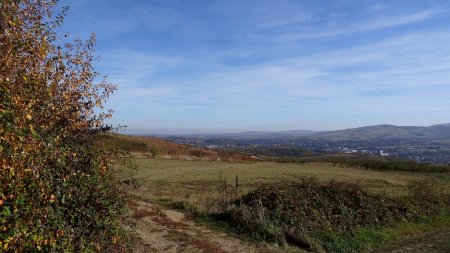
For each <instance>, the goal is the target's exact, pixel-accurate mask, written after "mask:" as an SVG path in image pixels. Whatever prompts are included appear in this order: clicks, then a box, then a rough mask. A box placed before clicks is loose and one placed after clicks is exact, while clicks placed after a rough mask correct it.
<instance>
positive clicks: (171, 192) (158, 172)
mask: <svg viewBox="0 0 450 253" xmlns="http://www.w3.org/2000/svg"><path fill="white" fill-rule="evenodd" d="M135 162H136V164H137V167H138V168H137V170H136V171H134V172H132V175H133V177H134V178H135V179H137V182H138V183H139V184H140V185H141V187H139V188H138V189H134V190H131V191H132V193H133V194H134V195H136V196H138V197H140V198H144V199H148V200H151V201H158V202H165V201H166V202H176V201H183V202H187V203H192V204H195V205H199V206H202V205H204V203H206V202H210V201H213V199H215V198H217V197H218V195H219V193H220V187H221V186H222V185H223V179H226V181H227V184H229V185H230V187H231V186H232V185H234V184H235V178H236V176H237V177H238V181H239V182H238V184H239V193H240V194H242V193H245V192H248V191H249V190H252V189H255V188H256V187H258V186H259V185H261V184H264V183H275V182H283V181H293V180H296V178H298V177H317V178H318V179H319V180H321V181H324V182H329V181H330V180H333V179H334V180H336V181H345V182H352V183H358V184H359V185H361V186H362V187H363V188H364V189H366V190H368V191H370V192H377V193H386V194H388V195H400V194H403V193H404V192H405V187H406V185H407V183H408V182H410V181H412V180H420V179H423V178H425V177H427V176H426V175H422V174H417V173H405V172H403V173H401V172H381V171H371V170H364V169H356V168H344V167H339V166H334V165H332V164H326V163H305V164H300V163H272V162H223V161H186V160H165V159H145V158H136V159H135ZM122 175H123V177H124V178H125V177H127V176H128V175H129V172H124V173H123V174H122ZM221 179H222V183H221Z"/></svg>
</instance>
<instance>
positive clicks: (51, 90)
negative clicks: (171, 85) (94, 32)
mask: <svg viewBox="0 0 450 253" xmlns="http://www.w3.org/2000/svg"><path fill="white" fill-rule="evenodd" d="M55 5H56V1H51V0H48V1H45V0H43V1H33V0H22V1H15V0H2V2H1V3H0V52H1V57H0V231H1V232H0V249H1V250H0V251H4V252H34V251H41V250H44V251H58V252H80V251H123V250H125V248H124V243H125V240H126V238H125V237H124V236H123V233H122V230H121V226H120V223H119V221H120V217H121V216H122V215H123V214H124V205H125V199H124V196H123V195H122V194H121V192H120V187H119V185H118V184H117V183H116V182H115V180H114V170H113V167H112V163H113V161H114V160H115V159H116V157H115V156H114V155H113V154H112V153H111V152H109V151H107V150H105V149H103V148H101V147H94V145H93V144H94V143H95V141H96V139H98V136H99V134H100V133H102V132H108V131H110V128H109V127H108V126H105V125H104V124H103V120H104V119H105V118H107V117H109V116H110V112H104V113H101V112H100V111H101V109H102V108H103V107H102V104H103V102H104V101H105V99H107V98H108V95H109V94H110V93H111V92H112V91H113V90H114V86H112V85H110V84H108V83H107V82H105V81H101V82H100V83H94V80H95V79H96V77H97V73H96V72H95V71H94V70H93V68H92V65H91V64H92V60H93V59H94V56H93V46H94V44H95V38H94V37H93V38H91V39H90V40H88V41H86V42H82V41H81V40H75V42H73V43H69V42H67V43H65V41H63V38H61V37H60V36H58V35H57V34H56V33H55V32H54V30H55V29H56V28H57V27H59V25H60V23H61V22H62V20H63V14H64V12H65V10H66V8H64V11H63V13H62V15H57V16H56V17H55V18H54V19H52V18H51V17H53V16H54V15H53V12H52V8H53V7H54V6H55ZM64 40H65V39H64Z"/></svg>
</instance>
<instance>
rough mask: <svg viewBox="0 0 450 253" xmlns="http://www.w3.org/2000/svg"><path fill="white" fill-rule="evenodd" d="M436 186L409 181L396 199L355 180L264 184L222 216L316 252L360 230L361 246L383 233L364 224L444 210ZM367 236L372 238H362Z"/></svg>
mask: <svg viewBox="0 0 450 253" xmlns="http://www.w3.org/2000/svg"><path fill="white" fill-rule="evenodd" d="M437 189H438V187H437V185H436V184H435V182H432V181H427V182H417V183H416V184H411V191H412V194H411V195H408V196H407V197H402V198H395V199H394V198H389V197H387V196H384V195H377V194H371V193H368V192H365V191H363V190H362V189H360V188H359V187H358V186H357V185H354V184H347V183H337V182H333V181H332V182H330V183H329V184H326V185H323V184H320V183H319V182H318V180H317V179H314V178H303V179H301V180H300V181H299V182H293V183H290V184H276V185H266V186H262V187H260V188H258V189H256V190H255V191H252V192H250V193H248V194H246V195H244V196H243V197H242V198H240V199H239V200H237V201H236V202H235V203H234V207H232V208H231V209H230V210H228V211H227V212H225V213H224V214H222V216H221V217H222V218H223V219H225V220H226V221H227V222H228V223H229V224H230V225H231V226H233V227H235V228H236V229H237V230H238V231H239V232H242V233H246V234H249V235H251V236H253V237H255V238H259V239H262V240H266V241H272V242H277V243H279V244H281V245H283V244H286V243H290V244H294V245H297V246H299V247H302V248H305V249H309V250H316V251H320V250H321V249H323V248H325V249H326V248H327V247H328V248H329V246H327V245H328V244H327V241H330V240H332V239H333V238H334V239H333V240H334V241H333V243H332V244H333V245H335V244H339V240H344V241H345V238H347V237H349V236H350V235H352V234H353V233H354V231H360V233H361V234H360V235H359V236H360V237H361V238H360V239H361V241H360V243H361V245H357V244H355V245H353V246H352V247H354V248H355V249H359V248H361V247H365V246H367V243H368V242H369V241H371V240H372V239H373V237H376V236H383V235H380V234H377V233H374V234H370V233H371V232H370V233H369V232H368V233H369V235H368V233H362V232H361V231H364V229H370V228H382V227H387V226H391V225H393V224H396V223H397V222H401V221H418V220H424V219H426V218H427V217H431V216H435V215H439V214H445V213H448V211H449V210H450V209H449V206H450V205H449V203H448V202H446V201H444V200H445V198H448V195H443V194H442V192H439V191H438V190H437ZM423 191H427V194H423V193H422V192H423ZM419 192H420V194H419ZM352 231H353V232H352ZM334 235H339V237H335V236H334ZM346 235H347V236H346ZM366 235H367V236H369V237H370V240H369V239H364V238H365V237H364V236H366ZM330 238H331V239H330ZM339 238H341V239H339ZM379 239H380V240H381V239H382V238H379ZM364 240H367V242H366V243H365V242H364ZM347 242H348V241H347Z"/></svg>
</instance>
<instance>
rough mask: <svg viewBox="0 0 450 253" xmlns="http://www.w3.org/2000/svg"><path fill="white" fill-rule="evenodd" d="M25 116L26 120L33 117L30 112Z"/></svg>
mask: <svg viewBox="0 0 450 253" xmlns="http://www.w3.org/2000/svg"><path fill="white" fill-rule="evenodd" d="M25 117H26V118H27V119H28V120H30V119H32V118H33V117H32V116H31V114H27V115H26V116H25Z"/></svg>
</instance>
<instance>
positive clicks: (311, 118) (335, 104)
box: [60, 0, 450, 134]
mask: <svg viewBox="0 0 450 253" xmlns="http://www.w3.org/2000/svg"><path fill="white" fill-rule="evenodd" d="M64 5H69V6H70V9H69V12H68V14H67V17H66V19H65V22H64V24H63V26H62V28H61V30H62V31H64V32H69V33H70V34H71V37H73V38H76V37H81V38H87V37H88V36H89V35H90V34H91V33H95V34H96V36H97V46H96V52H97V54H99V55H100V56H101V60H100V61H98V62H96V63H95V67H96V70H97V71H99V72H100V73H101V74H102V75H107V76H108V80H109V81H110V82H112V83H114V84H116V85H117V86H118V90H117V91H116V92H115V93H114V94H113V95H112V97H111V99H110V100H109V102H108V104H107V107H109V108H112V109H113V110H114V111H115V113H114V116H113V119H112V120H111V121H109V123H111V124H113V125H118V124H120V125H126V126H127V128H126V132H127V133H141V134H158V133H159V134H167V133H171V134H174V133H194V132H195V133H219V132H240V131H254V130H257V131H282V130H293V129H311V130H335V129H345V128H353V127H359V126H367V125H376V124H395V125H418V126H426V125H432V124H438V123H448V122H450V117H449V116H450V1H447V0H445V1H410V0H408V1H394V0H390V1H362V0H357V1H356V0H354V1H340V0H335V1H331V0H330V1H320V0H314V1H300V0H297V1H290V0H280V1H273V0H257V1H253V0H245V1H243V0H216V1H214V0H210V1H203V0H190V1H186V0H178V1H176V0H161V1H159V0H133V1H129V0H117V1H114V0H77V1H68V0H63V1H60V6H64Z"/></svg>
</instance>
